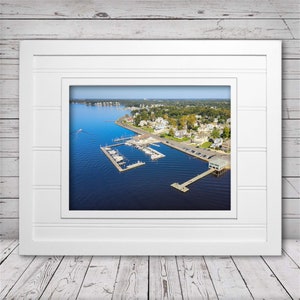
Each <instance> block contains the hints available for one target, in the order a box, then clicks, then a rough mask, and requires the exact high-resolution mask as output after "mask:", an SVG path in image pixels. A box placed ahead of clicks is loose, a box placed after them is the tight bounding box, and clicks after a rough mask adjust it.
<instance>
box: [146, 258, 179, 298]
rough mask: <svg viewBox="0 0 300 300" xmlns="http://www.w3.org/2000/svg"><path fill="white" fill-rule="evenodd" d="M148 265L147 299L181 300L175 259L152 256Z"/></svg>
mask: <svg viewBox="0 0 300 300" xmlns="http://www.w3.org/2000/svg"><path fill="white" fill-rule="evenodd" d="M149 264H150V265H149V298H150V299H182V291H181V287H180V282H179V275H178V270H177V263H176V259H175V257H174V256H153V257H150V260H149Z"/></svg>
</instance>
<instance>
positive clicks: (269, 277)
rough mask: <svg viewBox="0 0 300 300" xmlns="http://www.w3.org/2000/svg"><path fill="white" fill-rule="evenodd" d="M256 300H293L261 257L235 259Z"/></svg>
mask: <svg viewBox="0 0 300 300" xmlns="http://www.w3.org/2000/svg"><path fill="white" fill-rule="evenodd" d="M232 259H233V261H234V263H235V265H236V266H237V268H238V270H239V271H240V273H241V274H242V276H243V279H244V281H245V282H246V284H247V287H248V289H249V290H250V292H251V295H252V296H253V297H254V299H281V300H284V299H286V300H287V299H291V298H290V296H289V295H288V294H287V292H286V291H285V289H284V288H283V286H282V285H281V284H280V282H279V281H278V280H277V279H276V277H275V276H274V274H273V273H272V271H270V269H269V268H268V266H267V265H266V264H265V262H264V261H263V260H262V259H261V258H260V257H233V258H232Z"/></svg>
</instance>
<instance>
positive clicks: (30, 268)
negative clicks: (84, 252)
mask: <svg viewBox="0 0 300 300" xmlns="http://www.w3.org/2000/svg"><path fill="white" fill-rule="evenodd" d="M18 250H19V247H18V240H0V253H6V254H5V255H6V256H5V258H4V259H3V261H2V263H1V264H0V278H1V280H0V299H55V300H57V299H63V300H65V299H80V300H85V299H91V300H93V299H141V300H143V299H151V300H152V299H155V300H156V299H174V300H177V299H190V300H194V299H197V300H201V299H220V300H222V299H224V300H234V299H239V300H241V299H243V300H244V299H265V300H267V299H270V300H277V299H278V300H279V299H280V300H285V299H299V298H300V286H299V282H300V268H299V259H300V249H299V240H284V241H283V254H282V255H281V256H277V257H274V256H273V257H267V256H264V257H260V256H256V257H246V256H243V257H237V256H235V257H228V256H224V257H221V256H220V257H208V256H206V257H202V256H195V257H191V256H179V257H174V256H167V257H164V256H155V257H147V256H134V257H125V256H124V257H123V256H122V257H108V256H106V257H103V256H95V257H89V256H79V257H76V256H67V257H50V256H49V257H48V256H36V257H35V256H19V254H18Z"/></svg>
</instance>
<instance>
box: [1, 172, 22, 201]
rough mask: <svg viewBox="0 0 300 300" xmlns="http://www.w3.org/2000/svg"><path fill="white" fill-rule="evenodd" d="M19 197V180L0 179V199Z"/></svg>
mask: <svg viewBox="0 0 300 300" xmlns="http://www.w3.org/2000/svg"><path fill="white" fill-rule="evenodd" d="M18 197H19V178H18V177H0V199H6V198H18Z"/></svg>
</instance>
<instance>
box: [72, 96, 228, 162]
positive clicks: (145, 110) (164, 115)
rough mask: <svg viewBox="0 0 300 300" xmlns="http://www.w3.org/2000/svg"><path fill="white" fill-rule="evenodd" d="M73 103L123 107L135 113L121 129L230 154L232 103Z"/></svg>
mask: <svg viewBox="0 0 300 300" xmlns="http://www.w3.org/2000/svg"><path fill="white" fill-rule="evenodd" d="M71 103H84V104H86V105H95V106H119V107H121V106H122V107H125V109H126V110H129V111H130V112H131V113H130V114H126V115H125V116H124V117H122V118H121V119H119V120H118V121H117V122H118V124H119V125H121V126H124V127H128V128H130V129H132V130H134V129H136V130H134V131H136V132H138V133H143V132H144V133H148V134H151V136H156V137H158V138H159V139H160V140H162V139H163V140H165V141H169V142H171V141H172V142H175V143H176V144H178V143H181V144H182V145H186V146H187V147H192V148H201V149H206V150H208V151H211V152H212V153H218V154H219V155H220V154H222V157H223V158H224V156H225V157H226V156H229V154H230V150H231V149H230V144H231V143H230V138H231V119H230V100H209V99H208V100H197V99H194V100H166V99H164V100H157V99H156V100H148V99H141V100H122V101H115V100H111V101H110V100H96V99H95V100H72V101H71ZM137 130H138V131H137ZM191 151H192V150H191ZM205 153H207V151H206V152H205ZM203 155H205V156H207V155H208V154H203ZM219 155H218V156H219Z"/></svg>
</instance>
